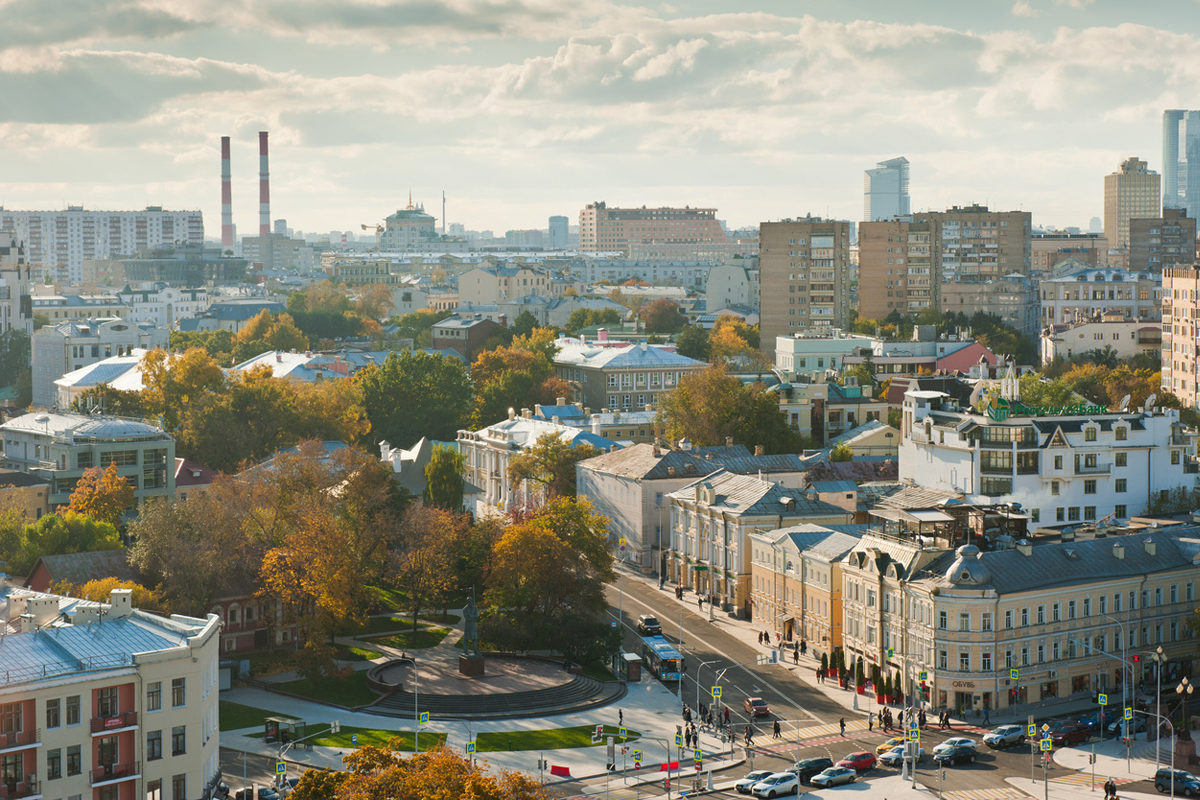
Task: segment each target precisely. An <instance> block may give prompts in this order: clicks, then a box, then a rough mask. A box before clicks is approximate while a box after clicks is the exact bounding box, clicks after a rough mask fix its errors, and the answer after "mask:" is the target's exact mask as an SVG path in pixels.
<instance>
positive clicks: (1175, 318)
mask: <svg viewBox="0 0 1200 800" xmlns="http://www.w3.org/2000/svg"><path fill="white" fill-rule="evenodd" d="M1162 386H1163V389H1165V390H1167V391H1168V392H1171V393H1172V394H1174V395H1175V396H1176V397H1178V398H1179V399H1180V401H1181V402H1183V403H1184V404H1185V405H1187V406H1189V407H1191V408H1196V407H1198V406H1200V266H1198V265H1194V264H1191V265H1187V266H1175V267H1167V268H1166V269H1165V270H1163V284H1162Z"/></svg>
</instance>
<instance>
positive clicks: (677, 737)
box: [675, 733, 683, 747]
mask: <svg viewBox="0 0 1200 800" xmlns="http://www.w3.org/2000/svg"><path fill="white" fill-rule="evenodd" d="M675 746H676V747H683V734H681V733H677V734H675Z"/></svg>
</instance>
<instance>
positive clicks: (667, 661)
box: [642, 636, 687, 681]
mask: <svg viewBox="0 0 1200 800" xmlns="http://www.w3.org/2000/svg"><path fill="white" fill-rule="evenodd" d="M642 661H643V662H645V664H646V667H647V668H648V669H649V670H650V671H651V672H653V673H654V675H655V677H657V678H658V679H659V680H660V681H678V680H682V679H683V673H684V671H685V670H686V669H687V667H685V666H684V663H683V656H682V655H680V653H679V651H678V650H676V649H675V645H673V644H671V643H670V642H669V641H667V638H666V637H665V636H643V637H642Z"/></svg>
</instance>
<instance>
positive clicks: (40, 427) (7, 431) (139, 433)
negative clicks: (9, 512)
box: [0, 413, 175, 507]
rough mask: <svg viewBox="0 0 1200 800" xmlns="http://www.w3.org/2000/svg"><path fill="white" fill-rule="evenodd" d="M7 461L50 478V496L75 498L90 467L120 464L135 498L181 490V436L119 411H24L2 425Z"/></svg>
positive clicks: (56, 501) (60, 500)
mask: <svg viewBox="0 0 1200 800" xmlns="http://www.w3.org/2000/svg"><path fill="white" fill-rule="evenodd" d="M0 435H2V436H3V438H4V466H5V467H7V468H8V469H15V470H20V471H21V472H27V473H29V474H31V475H35V476H37V477H39V478H42V479H44V480H47V481H49V482H50V495H49V498H48V502H49V503H50V505H51V506H54V507H58V506H60V505H66V504H67V503H69V502H70V499H71V492H73V491H75V484H76V483H78V482H79V478H80V477H81V476H82V475H83V473H84V471H85V470H87V469H89V468H91V467H98V468H100V469H107V468H108V466H109V465H110V464H116V465H117V474H119V475H120V476H121V477H123V478H124V479H125V480H127V481H128V482H129V485H130V486H132V487H133V496H134V502H135V503H136V504H137V505H141V504H142V503H144V502H145V501H146V500H147V499H149V498H151V497H167V498H171V497H174V495H175V440H174V439H173V438H171V436H170V434H168V433H166V432H165V431H163V430H162V429H161V428H156V427H155V426H153V425H149V424H147V423H145V422H140V421H137V420H132V419H123V418H119V417H103V416H85V415H83V414H43V413H35V414H23V415H21V416H19V417H13V418H12V419H10V420H8V421H7V422H5V423H4V424H3V425H0Z"/></svg>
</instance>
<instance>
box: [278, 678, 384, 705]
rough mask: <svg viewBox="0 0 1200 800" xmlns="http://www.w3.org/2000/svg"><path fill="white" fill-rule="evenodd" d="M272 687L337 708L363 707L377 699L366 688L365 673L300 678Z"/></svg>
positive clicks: (377, 696) (376, 696)
mask: <svg viewBox="0 0 1200 800" xmlns="http://www.w3.org/2000/svg"><path fill="white" fill-rule="evenodd" d="M274 686H275V688H277V689H279V691H281V692H288V693H290V694H296V695H300V696H301V697H307V698H308V699H310V700H317V701H320V702H323V703H333V704H334V705H339V706H349V707H353V706H365V705H367V704H368V703H373V702H375V701H376V700H377V699H379V695H377V694H375V693H374V692H372V691H371V690H370V689H369V688H367V673H366V671H358V672H351V673H350V674H349V675H347V676H346V677H344V678H301V679H300V680H298V681H288V682H287V683H277V684H275V685H274Z"/></svg>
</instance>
